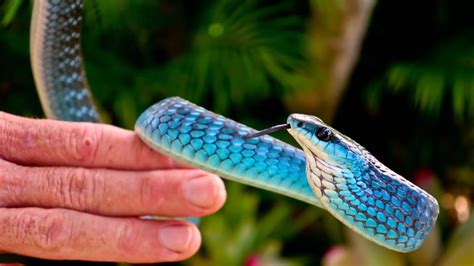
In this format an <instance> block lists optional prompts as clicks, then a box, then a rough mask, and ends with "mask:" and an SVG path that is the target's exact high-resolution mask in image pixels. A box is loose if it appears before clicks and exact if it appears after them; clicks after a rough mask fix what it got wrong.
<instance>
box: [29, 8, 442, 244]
mask: <svg viewBox="0 0 474 266" xmlns="http://www.w3.org/2000/svg"><path fill="white" fill-rule="evenodd" d="M82 11H83V3H82V0H35V1H34V9H33V16H32V23H31V48H30V49H31V62H32V68H33V74H34V78H35V83H36V87H37V90H38V92H39V95H40V99H41V102H42V105H43V108H44V110H45V113H46V115H47V117H49V118H53V119H61V120H68V121H89V122H100V119H99V115H98V113H97V111H96V108H95V107H94V105H93V102H92V100H91V99H92V96H91V93H90V91H89V86H88V83H87V80H86V75H85V71H84V67H83V59H82V54H81V46H80V31H81V20H82ZM277 128H280V129H281V128H286V129H288V132H289V133H290V134H291V135H292V136H293V137H294V138H295V139H296V141H297V142H298V143H299V144H300V146H301V147H302V149H303V150H300V149H298V148H295V147H293V146H291V145H288V144H286V143H284V142H282V141H280V140H277V139H275V138H272V137H270V136H268V135H266V134H263V133H268V132H270V131H272V129H271V130H266V131H263V132H262V133H260V134H259V133H257V131H255V130H254V129H251V128H249V127H247V126H245V125H242V124H239V123H237V122H235V121H233V120H230V119H228V118H225V117H223V116H221V115H218V114H215V113H212V112H210V111H208V110H206V109H204V108H203V107H200V106H197V105H195V104H193V103H190V102H188V101H186V100H183V99H181V98H178V97H173V98H168V99H164V100H162V101H161V102H159V103H157V104H155V105H153V106H151V107H150V108H149V109H147V110H146V111H145V112H144V113H143V114H141V115H140V117H139V118H138V120H137V122H136V126H135V131H136V133H137V134H138V135H139V136H140V138H141V139H142V140H143V141H144V142H145V143H146V144H147V145H149V146H150V147H152V148H153V149H155V150H157V151H158V152H161V153H165V154H167V155H168V156H170V157H172V158H174V159H177V160H181V161H184V162H186V163H189V164H192V165H194V166H196V167H199V168H202V169H205V170H208V171H210V172H214V173H217V174H218V175H220V176H222V177H224V178H227V179H231V180H234V181H237V182H240V183H244V184H247V185H251V186H255V187H258V188H262V189H266V190H270V191H273V192H276V193H280V194H283V195H286V196H289V197H292V198H295V199H298V200H301V201H304V202H307V203H309V204H312V205H315V206H317V207H320V208H323V209H325V210H327V211H328V212H330V213H331V214H332V215H333V216H334V217H336V218H337V219H338V220H340V221H341V222H342V223H344V224H345V225H347V226H348V227H349V228H351V229H352V230H354V231H355V232H357V233H359V234H361V235H362V236H364V237H365V238H367V239H369V240H371V241H373V242H375V243H377V244H379V245H382V246H385V247H387V248H389V249H393V250H396V251H399V252H409V251H413V250H415V249H417V248H418V247H419V246H420V245H421V244H422V243H423V240H424V239H425V238H426V236H427V235H428V234H429V233H430V231H431V230H432V228H433V226H434V224H435V222H436V219H437V216H438V212H439V207H438V203H437V201H436V199H435V198H433V197H432V196H431V195H429V194H428V193H427V192H425V191H423V190H422V189H420V188H419V187H417V186H415V185H414V184H412V183H411V182H409V181H408V180H406V179H404V178H403V177H402V176H400V175H398V174H397V173H395V172H394V171H392V170H390V169H389V168H387V167H386V166H384V165H383V164H382V163H380V162H379V161H378V160H377V159H376V158H374V157H373V156H372V155H371V154H370V153H369V152H368V151H366V150H365V149H364V148H363V147H362V146H361V145H359V144H357V143H356V142H355V141H353V140H352V139H350V138H349V137H347V136H345V135H343V134H342V133H340V132H338V131H337V130H335V129H334V128H332V127H330V126H328V125H326V124H325V123H324V122H323V121H321V120H320V119H319V118H317V117H315V116H309V115H302V114H292V115H290V116H289V118H288V120H287V123H286V124H284V125H282V126H279V127H277Z"/></svg>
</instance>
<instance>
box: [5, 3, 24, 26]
mask: <svg viewBox="0 0 474 266" xmlns="http://www.w3.org/2000/svg"><path fill="white" fill-rule="evenodd" d="M22 2H23V1H22V0H7V2H6V3H5V11H4V12H3V13H4V15H3V19H2V20H1V25H2V26H3V27H5V26H7V25H8V24H10V23H11V21H12V20H13V18H14V17H15V14H16V12H17V11H18V8H19V7H20V5H21V3H22Z"/></svg>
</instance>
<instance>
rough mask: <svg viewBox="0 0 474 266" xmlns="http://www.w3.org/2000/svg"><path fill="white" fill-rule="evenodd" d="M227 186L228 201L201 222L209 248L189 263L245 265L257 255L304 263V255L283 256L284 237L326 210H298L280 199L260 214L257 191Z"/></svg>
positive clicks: (282, 262)
mask: <svg viewBox="0 0 474 266" xmlns="http://www.w3.org/2000/svg"><path fill="white" fill-rule="evenodd" d="M226 187H227V190H228V198H227V202H226V205H225V206H224V208H223V209H222V210H221V211H220V212H218V213H217V214H214V215H212V217H209V218H204V219H203V221H202V224H201V226H200V228H201V231H202V235H203V242H205V243H206V244H205V250H204V251H203V252H201V253H200V254H198V255H197V257H195V258H194V259H193V260H191V261H190V262H189V264H190V265H242V264H243V263H244V262H245V260H246V259H248V258H249V257H251V256H256V257H259V258H260V259H261V260H263V261H266V262H267V263H270V262H271V263H275V264H278V265H295V264H297V265H301V263H302V261H304V260H303V258H297V259H295V258H293V259H283V258H282V257H281V248H282V245H283V243H281V239H285V238H289V237H291V236H292V235H294V234H295V233H296V232H298V231H301V230H302V229H303V228H305V227H307V226H310V225H312V224H314V223H315V221H316V220H318V219H320V218H321V215H322V214H323V212H322V211H321V210H319V209H317V208H307V209H306V210H305V211H304V212H302V213H300V214H295V213H294V211H292V208H291V206H290V205H289V204H288V203H285V202H278V203H277V204H276V205H275V206H272V208H271V209H270V210H269V211H268V212H266V213H264V214H263V215H262V214H259V206H260V205H261V201H262V199H261V197H260V196H259V195H258V194H257V193H254V192H251V191H249V190H248V189H245V187H244V186H243V185H240V184H236V183H227V184H226ZM281 228H285V230H281ZM223 243H225V245H223Z"/></svg>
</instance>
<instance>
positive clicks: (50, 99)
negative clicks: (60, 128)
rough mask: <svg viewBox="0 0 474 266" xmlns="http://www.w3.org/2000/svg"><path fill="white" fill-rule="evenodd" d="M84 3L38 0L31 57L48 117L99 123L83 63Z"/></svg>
mask: <svg viewBox="0 0 474 266" xmlns="http://www.w3.org/2000/svg"><path fill="white" fill-rule="evenodd" d="M82 10H83V2H82V0H61V1H58V0H51V1H39V0H38V1H34V12H33V15H34V16H33V18H32V22H31V42H32V45H31V57H32V65H33V72H34V74H35V75H34V77H35V81H36V86H37V89H38V91H39V92H40V99H41V103H42V105H43V109H44V110H45V112H46V115H47V116H48V118H52V119H58V120H66V121H88V122H99V115H98V113H97V110H96V108H95V106H94V104H93V103H92V99H91V98H92V97H91V93H90V91H89V85H88V82H87V79H86V73H85V71H84V67H83V62H82V53H81V46H80V38H81V36H80V32H81V22H82Z"/></svg>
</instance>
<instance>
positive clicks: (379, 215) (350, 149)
mask: <svg viewBox="0 0 474 266" xmlns="http://www.w3.org/2000/svg"><path fill="white" fill-rule="evenodd" d="M287 122H288V125H289V129H288V131H289V133H290V134H291V135H292V136H293V137H294V138H295V140H296V141H297V142H298V143H299V144H300V146H301V147H302V148H303V151H304V153H305V155H306V175H307V178H308V182H309V184H310V186H311V188H312V189H313V192H314V193H315V195H316V197H317V198H318V200H320V201H321V204H322V205H323V207H324V208H325V209H326V210H328V211H329V212H330V213H331V214H333V215H334V216H335V217H336V218H337V219H339V220H340V221H341V222H343V223H344V224H346V225H347V226H349V227H350V228H351V229H353V230H354V231H356V232H357V233H359V234H361V235H362V236H364V237H366V238H367V239H370V240H372V241H374V242H376V243H378V244H380V245H382V246H385V247H387V248H390V249H393V250H396V251H399V252H410V251H413V250H415V249H417V248H418V247H419V246H420V245H421V244H422V243H423V240H424V239H425V238H426V236H427V235H428V234H429V233H430V232H431V230H432V228H433V226H434V224H435V222H436V219H437V217H438V213H439V207H438V202H437V201H436V199H435V198H433V197H432V196H431V195H429V194H428V193H427V192H425V191H424V190H422V189H421V188H419V187H417V186H415V185H414V184H412V183H411V182H409V181H408V180H406V179H405V178H403V177H402V176H400V175H398V174H397V173H395V172H394V171H392V170H391V169H389V168H388V167H386V166H385V165H383V164H382V163H380V162H379V161H378V160H377V159H376V158H375V157H373V156H372V155H371V154H370V153H369V152H368V151H367V150H366V149H365V148H364V147H362V146H361V145H359V144H358V143H356V142H355V141H353V140H352V139H350V138H349V137H347V136H345V135H343V134H342V133H340V132H338V131H337V130H335V129H334V128H332V127H330V126H328V125H327V124H325V123H324V122H323V121H322V120H321V119H319V118H317V117H315V116H308V115H302V114H292V115H290V116H289V117H288V121H287Z"/></svg>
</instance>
